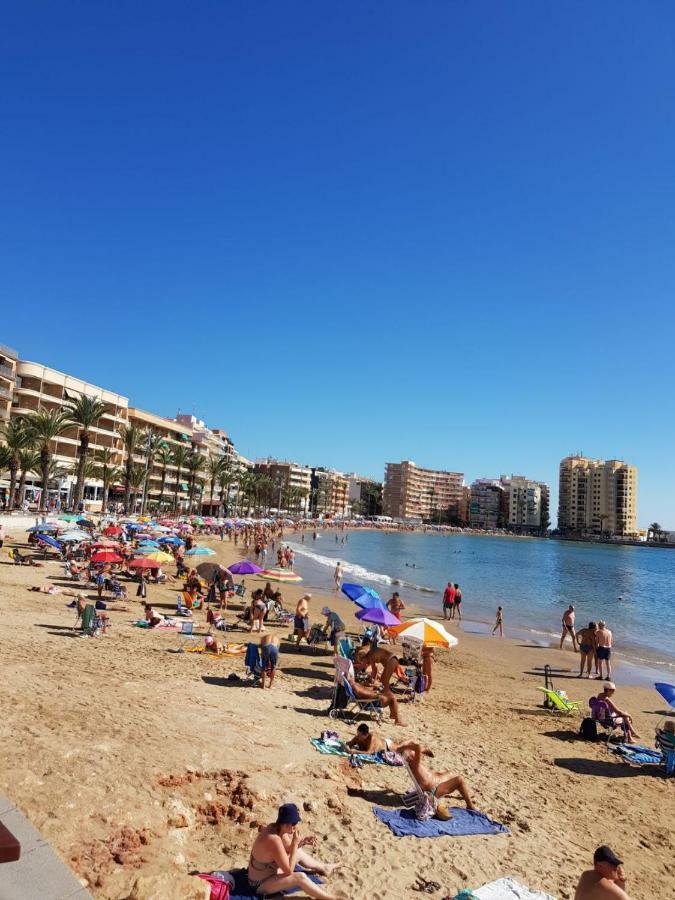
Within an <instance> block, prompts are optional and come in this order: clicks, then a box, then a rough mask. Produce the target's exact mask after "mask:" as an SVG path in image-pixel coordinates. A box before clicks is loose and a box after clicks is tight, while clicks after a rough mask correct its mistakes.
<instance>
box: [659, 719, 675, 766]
mask: <svg viewBox="0 0 675 900" xmlns="http://www.w3.org/2000/svg"><path fill="white" fill-rule="evenodd" d="M656 746H657V747H658V748H659V750H660V751H661V754H662V756H663V760H662V762H663V765H664V766H665V768H666V775H667V776H669V777H670V776H671V775H675V734H673V733H672V732H668V731H663V730H662V729H658V730H657V732H656Z"/></svg>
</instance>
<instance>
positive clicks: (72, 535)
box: [59, 531, 91, 544]
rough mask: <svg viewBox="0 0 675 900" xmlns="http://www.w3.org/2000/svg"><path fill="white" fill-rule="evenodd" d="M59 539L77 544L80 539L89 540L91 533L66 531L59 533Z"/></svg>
mask: <svg viewBox="0 0 675 900" xmlns="http://www.w3.org/2000/svg"><path fill="white" fill-rule="evenodd" d="M59 540H60V541H67V542H68V543H70V542H72V543H75V544H77V543H79V542H80V541H90V540H91V535H90V534H87V532H86V531H67V532H66V533H65V534H60V535H59Z"/></svg>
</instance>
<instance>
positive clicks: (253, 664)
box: [244, 644, 261, 672]
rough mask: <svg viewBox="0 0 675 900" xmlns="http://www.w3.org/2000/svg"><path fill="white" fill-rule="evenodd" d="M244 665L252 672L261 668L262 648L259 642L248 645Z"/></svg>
mask: <svg viewBox="0 0 675 900" xmlns="http://www.w3.org/2000/svg"><path fill="white" fill-rule="evenodd" d="M244 665H245V666H246V668H247V669H249V670H250V671H251V672H255V671H256V670H257V669H260V668H261V665H260V648H259V647H258V645H257V644H247V645H246V658H245V659H244Z"/></svg>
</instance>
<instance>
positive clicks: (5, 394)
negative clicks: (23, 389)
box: [0, 387, 12, 400]
mask: <svg viewBox="0 0 675 900" xmlns="http://www.w3.org/2000/svg"><path fill="white" fill-rule="evenodd" d="M0 397H2V399H3V400H11V399H12V392H11V391H8V390H7V388H4V387H0Z"/></svg>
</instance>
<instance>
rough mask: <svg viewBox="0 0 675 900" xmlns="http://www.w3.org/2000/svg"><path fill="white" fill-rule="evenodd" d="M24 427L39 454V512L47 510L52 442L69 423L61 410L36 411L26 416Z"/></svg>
mask: <svg viewBox="0 0 675 900" xmlns="http://www.w3.org/2000/svg"><path fill="white" fill-rule="evenodd" d="M26 425H27V427H28V432H29V434H30V436H31V440H32V441H33V442H34V443H35V445H36V449H37V450H38V451H39V453H40V470H41V479H42V496H41V497H40V510H41V511H42V512H44V510H45V509H46V508H47V489H48V487H49V464H50V462H51V460H52V448H51V445H52V442H53V441H55V440H56V438H58V437H59V435H61V434H63V432H64V431H65V430H66V429H67V428H68V425H69V422H68V417H67V415H66V413H65V412H63V410H61V409H52V410H46V409H38V410H37V412H34V413H29V414H28V415H27V416H26Z"/></svg>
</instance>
